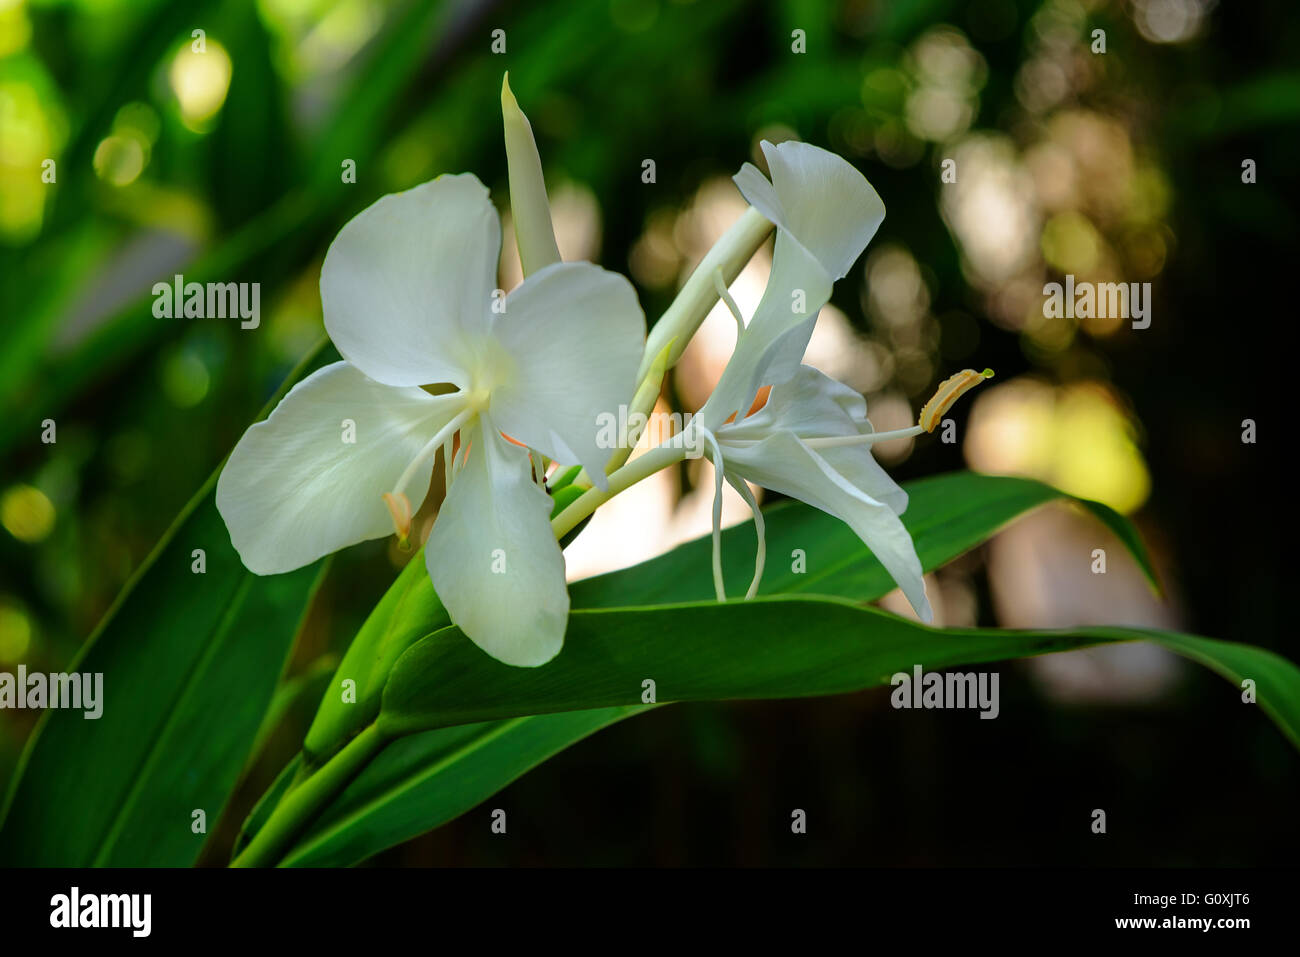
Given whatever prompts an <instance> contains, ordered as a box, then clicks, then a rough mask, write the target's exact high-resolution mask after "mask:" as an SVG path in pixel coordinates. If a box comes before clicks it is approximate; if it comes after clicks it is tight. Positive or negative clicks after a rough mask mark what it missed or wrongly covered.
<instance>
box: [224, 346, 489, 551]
mask: <svg viewBox="0 0 1300 957" xmlns="http://www.w3.org/2000/svg"><path fill="white" fill-rule="evenodd" d="M463 405H464V397H463V396H462V395H459V394H455V395H446V396H432V395H429V394H428V393H427V392H424V391H423V390H421V389H411V388H396V387H394V386H387V385H380V384H379V383H377V382H375V381H373V380H371V379H368V378H366V377H365V376H364V375H362V374H361V373H360V372H358V371H357V370H356V369H355V368H354V367H352V366H351V365H349V364H348V363H346V362H336V363H334V364H332V365H328V366H326V367H325V368H323V369H320V370H318V371H317V372H314V373H312V374H311V375H310V376H308V377H307V378H306V379H303V380H302V381H301V382H299V383H298V384H297V385H296V386H294V387H293V389H292V390H291V391H290V392H289V394H288V395H286V396H285V397H284V399H283V400H282V401H281V402H280V404H279V405H278V406H276V407H275V410H274V411H273V412H272V413H271V415H270V417H268V418H267V419H266V421H264V422H259V423H257V424H256V425H254V426H252V427H251V428H250V429H249V430H248V431H247V432H245V433H244V436H243V438H241V439H240V440H239V443H238V444H237V445H236V446H235V450H234V452H232V453H231V454H230V459H229V460H228V461H227V462H226V466H225V468H223V469H222V470H221V477H220V478H219V479H218V480H217V510H218V511H220V512H221V517H222V518H223V519H224V520H225V522H226V528H227V529H229V531H230V540H231V542H232V543H233V544H234V546H235V550H236V551H238V552H239V557H240V558H241V559H243V562H244V565H245V566H246V567H247V568H248V569H249V571H252V572H255V573H256V574H258V575H275V574H279V573H280V572H287V571H291V570H292V569H295V568H300V567H302V566H303V565H307V564H310V563H311V562H314V561H315V560H316V559H318V558H320V557H321V556H323V555H328V554H329V553H331V552H335V551H338V550H339V549H340V548H345V547H347V546H349V545H355V544H356V543H357V542H364V541H366V540H368V539H371V538H382V537H384V536H385V535H391V534H393V519H392V517H391V515H390V513H389V511H388V507H387V506H386V505H385V504H384V500H383V495H384V493H385V492H388V491H391V490H392V488H393V485H394V484H395V483H396V482H397V479H398V477H399V476H401V474H402V472H403V471H404V470H405V469H406V467H407V465H409V464H410V463H411V461H412V460H413V459H414V458H415V456H416V453H418V452H419V451H420V449H421V448H423V447H424V444H425V443H426V442H427V441H428V440H429V439H431V438H433V437H434V435H435V434H436V433H437V431H438V429H439V428H441V426H442V425H443V424H445V423H446V422H449V421H450V420H451V419H452V417H453V416H454V415H455V414H456V413H457V411H459V409H460V408H461V407H462V406H463ZM348 421H351V422H352V423H354V426H353V427H349V426H348V424H347V423H348ZM350 434H352V435H355V439H356V441H355V442H347V441H345V439H346V438H349V437H350ZM432 469H433V461H432V458H430V461H429V462H428V463H426V464H425V465H423V466H422V467H421V468H419V469H417V471H416V473H415V476H414V478H413V480H412V482H411V485H410V486H409V493H408V494H409V498H410V500H411V508H412V511H414V510H415V509H417V508H419V507H420V503H421V502H423V501H424V497H425V495H426V494H427V493H428V489H429V476H430V474H431V472H432Z"/></svg>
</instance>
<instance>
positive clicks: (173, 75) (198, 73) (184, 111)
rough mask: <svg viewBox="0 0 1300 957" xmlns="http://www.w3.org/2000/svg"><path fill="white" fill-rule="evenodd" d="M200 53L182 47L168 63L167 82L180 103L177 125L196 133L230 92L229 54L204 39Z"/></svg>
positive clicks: (205, 125) (219, 46)
mask: <svg viewBox="0 0 1300 957" xmlns="http://www.w3.org/2000/svg"><path fill="white" fill-rule="evenodd" d="M205 45H206V49H205V51H204V52H203V53H197V52H195V51H194V50H193V49H192V48H191V47H189V46H185V47H182V48H181V50H180V51H179V52H178V53H177V54H176V57H175V58H174V59H173V60H172V65H171V70H170V71H169V72H168V79H169V81H170V82H171V87H172V92H174V93H175V94H176V101H177V102H178V103H179V104H180V109H181V122H183V123H184V124H185V125H186V126H187V127H188V128H189V129H191V130H193V131H194V132H196V133H202V132H205V131H206V130H207V129H208V123H209V121H210V120H211V119H212V118H213V117H214V116H216V115H217V111H218V110H220V109H221V106H222V104H223V103H225V102H226V93H227V92H229V90H230V74H231V64H230V54H228V53H227V52H226V48H225V47H223V46H222V45H221V44H220V43H218V42H217V41H216V40H213V39H212V38H211V37H208V38H207V40H206V44H205Z"/></svg>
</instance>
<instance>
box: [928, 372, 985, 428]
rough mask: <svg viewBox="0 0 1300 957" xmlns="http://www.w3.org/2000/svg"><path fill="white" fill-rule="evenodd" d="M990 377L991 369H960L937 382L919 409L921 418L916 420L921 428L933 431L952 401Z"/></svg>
mask: <svg viewBox="0 0 1300 957" xmlns="http://www.w3.org/2000/svg"><path fill="white" fill-rule="evenodd" d="M991 378H993V370H992V369H985V370H984V371H983V372H976V371H975V370H974V369H962V370H961V372H958V373H957V374H956V375H954V376H949V377H948V378H947V379H944V380H943V382H941V383H940V384H939V389H938V391H937V392H935V394H934V396H933V398H931V399H930V401H929V402H927V403H926V404H925V405H924V407H922V409H921V418H920V419H919V420H918V421H919V422H920V425H921V428H923V429H925V431H927V432H933V431H934V429H935V426H937V425H938V424H939V422H940V420H942V419H943V414H944V413H945V412H947V411H948V410H949V409H951V408H952V404H953V403H954V402H956V401H957V400H958V399H960V398H961V397H962V396H963V395H965V394H966V393H967V392H969V391H970V390H971V389H973V388H975V387H976V386H977V385H979V384H980V383H981V382H983V381H984V380H985V379H991Z"/></svg>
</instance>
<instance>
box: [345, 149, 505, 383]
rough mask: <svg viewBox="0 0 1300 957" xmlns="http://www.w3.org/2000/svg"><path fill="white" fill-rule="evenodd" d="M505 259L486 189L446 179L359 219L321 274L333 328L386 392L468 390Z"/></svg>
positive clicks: (469, 179)
mask: <svg viewBox="0 0 1300 957" xmlns="http://www.w3.org/2000/svg"><path fill="white" fill-rule="evenodd" d="M500 254H501V223H500V221H499V219H498V218H497V212H496V209H495V208H494V207H493V205H492V203H491V201H490V200H489V199H488V191H487V188H486V187H485V186H484V185H483V184H482V183H480V182H479V181H478V179H477V178H475V177H474V176H471V175H469V174H464V175H461V176H440V177H438V178H437V179H435V180H432V181H430V182H428V183H425V184H423V185H422V186H417V187H415V188H414V189H409V190H407V191H406V192H404V193H394V194H392V195H389V196H385V197H383V198H382V199H380V200H379V201H378V202H376V203H374V204H373V205H371V206H369V207H367V208H366V209H364V210H363V211H362V212H360V213H358V214H357V215H356V216H354V217H353V218H352V219H351V220H350V221H349V222H348V224H347V225H346V226H344V227H343V229H342V230H340V231H339V234H338V236H336V237H335V239H334V242H333V243H331V244H330V248H329V252H327V253H326V254H325V263H324V265H323V266H322V267H321V276H320V292H321V305H322V306H323V308H324V311H325V329H326V331H327V332H328V333H329V336H330V338H331V339H333V340H334V344H335V345H336V346H338V350H339V352H340V353H342V355H343V358H345V359H347V360H348V361H349V362H351V363H352V364H353V365H355V366H356V367H357V368H358V369H360V370H361V371H362V372H364V373H365V374H366V375H368V376H369V377H370V378H372V379H374V380H376V381H377V382H383V383H386V384H388V385H430V384H432V383H435V382H454V383H455V384H456V385H458V386H462V387H463V386H466V385H468V381H467V373H466V371H465V370H466V367H467V364H468V362H469V361H470V358H471V354H472V352H471V346H470V343H472V342H474V341H476V340H478V339H480V338H481V337H482V335H483V334H484V332H485V331H486V327H487V323H488V315H489V312H490V308H491V297H492V290H493V289H494V288H495V287H496V273H497V260H498V258H499V257H500Z"/></svg>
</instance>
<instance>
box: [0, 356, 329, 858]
mask: <svg viewBox="0 0 1300 957" xmlns="http://www.w3.org/2000/svg"><path fill="white" fill-rule="evenodd" d="M318 352H319V350H318ZM315 361H316V360H315V359H314V358H313V359H310V360H309V361H308V362H305V363H304V364H303V365H302V366H300V368H299V370H296V371H295V373H294V374H293V375H291V376H290V377H289V380H288V381H286V383H285V384H284V386H283V387H282V389H281V394H282V393H283V392H284V391H287V389H288V387H289V386H290V385H291V384H292V382H294V381H296V380H297V379H298V378H300V377H301V375H302V374H304V373H305V371H307V370H308V368H309V367H310V366H311V365H312V364H313V363H314V362H315ZM275 401H276V400H274V399H273V400H272V403H270V404H268V406H267V409H269V408H270V407H271V406H272V405H273V404H274V402H275ZM264 411H265V410H264ZM216 476H217V473H215V472H214V473H213V475H212V477H211V478H209V480H208V481H207V483H206V484H205V485H204V487H203V488H202V489H201V490H200V491H199V492H198V494H197V495H195V497H194V498H193V499H192V500H191V501H190V503H189V504H188V505H187V506H186V508H185V510H184V511H183V512H182V513H181V515H180V517H179V518H178V519H177V520H176V522H175V523H174V524H173V525H172V527H171V528H170V529H169V530H168V532H167V533H166V535H165V536H164V537H163V540H162V541H161V542H160V543H159V545H158V546H157V548H155V550H154V552H153V553H152V554H151V555H150V556H149V558H148V559H147V560H146V561H145V563H144V565H143V566H142V567H141V568H140V569H139V570H138V571H137V572H136V574H135V576H134V577H133V578H132V580H131V582H130V583H129V584H128V585H127V587H126V589H125V591H124V592H123V593H122V595H121V596H119V598H118V600H117V602H116V604H115V605H114V607H113V608H112V609H111V610H110V611H109V613H108V615H107V616H106V617H105V619H104V620H103V621H102V622H101V623H100V625H99V627H98V628H97V629H96V631H95V633H94V634H93V635H92V636H91V637H90V639H89V640H88V641H87V643H86V645H85V646H84V647H83V648H82V651H81V652H80V653H79V654H78V656H77V658H76V659H75V660H74V661H73V663H72V664H71V665H70V666H69V667H68V671H69V672H80V673H91V674H95V673H98V674H102V675H103V714H102V716H101V717H100V718H98V719H94V720H87V719H85V718H83V716H82V712H81V711H78V710H49V711H47V712H46V713H45V714H44V716H43V717H42V719H41V722H40V724H39V725H38V726H37V729H36V731H35V732H34V733H33V735H32V737H31V739H30V740H29V741H28V743H27V748H26V750H25V751H24V753H23V757H22V759H21V761H20V764H19V769H18V772H17V774H16V775H15V777H14V780H13V782H12V784H11V787H10V790H9V794H8V797H7V799H6V806H5V811H4V813H3V815H0V862H3V863H5V864H8V865H11V866H12V865H21V866H87V865H111V866H142V865H163V866H179V865H186V864H190V863H192V862H193V861H194V860H195V859H196V858H197V856H198V854H199V852H200V850H201V849H202V846H203V842H204V840H205V837H206V835H205V833H203V832H202V831H199V832H197V833H196V831H195V827H194V822H195V817H194V812H195V811H203V813H204V816H205V817H206V823H207V824H208V825H215V824H216V822H217V820H218V818H219V817H220V816H221V812H222V808H223V807H224V804H225V802H226V800H227V798H228V796H229V794H230V791H231V789H232V788H233V787H234V785H235V782H236V781H237V780H238V777H239V773H240V770H241V768H242V767H243V765H244V762H245V761H246V760H247V758H248V755H249V752H250V750H251V749H252V747H253V743H254V740H255V738H256V735H257V731H258V728H259V726H260V725H261V723H262V719H263V715H264V714H265V712H266V710H267V707H268V705H269V703H270V701H271V698H272V695H273V693H274V691H275V686H276V682H277V680H278V679H279V676H280V673H281V672H282V671H283V669H284V665H285V662H286V659H287V657H288V654H289V650H290V648H291V646H292V643H293V639H294V637H295V635H296V633H297V630H298V624H299V623H300V620H301V618H302V616H303V614H304V610H305V609H306V607H307V605H308V604H309V602H310V600H311V596H312V594H313V592H314V589H315V587H316V585H317V583H318V581H319V579H320V576H321V572H322V567H323V566H322V563H320V562H318V563H316V564H314V565H311V566H308V567H307V568H303V569H300V570H298V571H296V572H293V573H291V574H288V575H278V576H272V577H267V578H262V577H258V576H256V575H253V574H252V573H251V572H249V571H247V570H246V569H245V568H244V566H243V564H242V563H241V562H240V560H239V556H238V555H237V554H236V552H235V550H234V548H233V546H232V545H231V544H230V536H229V534H228V533H227V532H226V527H225V524H224V522H222V520H221V516H220V515H219V514H218V512H217V509H216V503H215V487H216ZM196 549H202V551H203V553H204V554H203V571H202V572H201V573H198V572H196V571H195V570H194V569H195V567H196V565H195V562H196V556H195V554H194V552H195V550H196Z"/></svg>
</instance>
